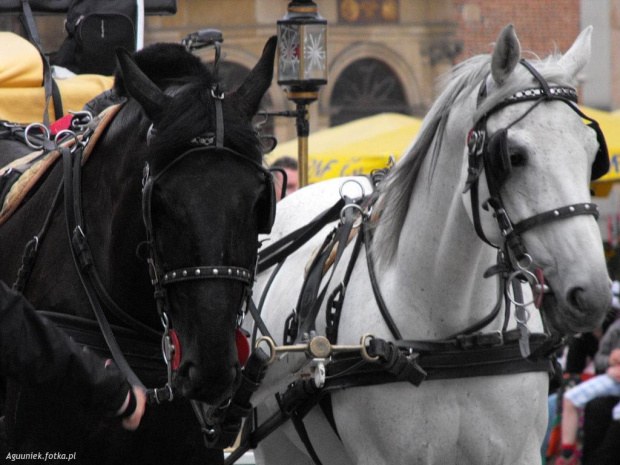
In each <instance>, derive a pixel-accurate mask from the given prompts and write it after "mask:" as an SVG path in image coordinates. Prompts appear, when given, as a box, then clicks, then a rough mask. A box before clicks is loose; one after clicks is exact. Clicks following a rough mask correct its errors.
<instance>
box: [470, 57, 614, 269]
mask: <svg viewBox="0 0 620 465" xmlns="http://www.w3.org/2000/svg"><path fill="white" fill-rule="evenodd" d="M521 64H522V65H523V66H524V67H525V68H526V69H527V70H528V71H529V72H530V74H532V76H533V77H534V78H535V79H536V80H537V81H538V83H539V84H540V87H539V88H534V89H527V90H523V91H519V92H516V93H515V94H513V95H511V96H509V97H508V98H506V99H504V100H503V101H502V102H500V103H499V104H497V105H496V106H494V107H493V108H491V109H490V110H489V111H487V112H486V113H485V114H484V115H483V116H482V117H481V118H480V119H479V120H478V121H477V122H476V124H475V125H474V128H473V129H472V130H471V131H470V133H469V135H468V140H467V144H468V163H469V167H468V177H467V181H466V187H465V191H464V192H467V191H470V199H471V208H472V216H473V223H474V228H475V230H476V233H477V234H478V236H479V237H480V238H481V239H482V240H483V241H485V242H486V243H487V244H489V245H491V246H493V247H496V248H499V246H498V245H497V244H493V243H492V242H491V241H490V240H489V239H488V238H487V237H486V235H485V234H484V231H483V229H482V224H481V221H480V210H479V209H480V206H479V196H478V180H479V178H480V175H481V174H482V170H483V169H484V172H485V174H486V179H487V183H488V188H489V194H490V198H489V199H488V200H487V201H486V205H488V206H489V207H490V208H491V209H492V210H493V216H494V217H495V219H496V220H497V223H498V226H499V228H500V231H501V233H502V236H503V237H505V238H506V246H507V249H508V250H509V251H510V252H511V253H510V255H511V256H512V257H514V259H516V261H517V263H518V262H519V261H521V260H523V259H524V258H526V257H528V255H527V250H526V248H525V245H524V244H523V240H522V239H521V235H522V234H523V233H524V232H525V231H528V230H530V229H532V228H535V227H537V226H540V225H543V224H546V223H550V222H553V221H556V220H561V219H566V218H571V217H573V216H577V215H592V216H594V217H595V218H598V215H599V212H598V207H597V205H596V204H595V203H578V204H572V205H566V206H562V207H559V208H554V209H552V210H549V211H545V212H542V213H539V214H536V215H533V216H531V217H529V218H526V219H524V220H522V221H520V222H518V223H514V222H513V221H511V219H510V217H509V215H508V213H507V212H506V209H505V208H504V204H503V201H502V196H501V193H500V188H501V185H502V183H503V179H501V178H502V175H501V172H502V170H506V169H509V168H510V159H509V156H508V154H507V153H506V150H507V146H506V143H507V141H506V131H507V130H508V129H509V128H510V127H511V126H513V125H514V124H516V123H517V122H519V121H521V120H522V119H523V118H525V117H526V116H527V115H528V114H529V113H530V112H531V111H532V110H533V109H534V108H535V107H536V106H538V105H539V104H540V103H542V102H546V101H551V100H559V101H561V102H565V103H566V104H567V105H568V106H569V108H570V109H571V110H573V111H574V112H576V113H577V114H578V115H579V116H580V117H582V118H584V119H587V120H589V121H590V126H591V127H592V128H593V129H594V130H595V131H596V133H597V136H598V141H599V144H600V147H599V152H598V154H597V156H596V160H595V162H594V167H593V172H592V180H595V179H597V178H599V177H601V176H603V175H604V174H605V173H606V172H607V171H608V170H609V156H608V154H607V146H606V144H605V138H604V136H603V134H602V131H601V130H600V127H599V125H598V123H597V122H596V121H595V120H593V119H592V118H589V117H588V116H586V115H585V114H583V113H582V112H581V110H579V109H578V108H577V107H576V105H575V104H576V103H577V92H576V91H575V89H573V88H570V87H561V86H550V85H549V84H548V83H547V82H546V80H545V79H544V78H543V77H542V76H541V75H540V74H539V73H538V71H536V69H534V67H533V66H532V65H531V64H529V63H528V62H527V61H526V60H523V59H522V60H521ZM485 97H486V78H485V79H484V80H483V82H482V84H481V86H480V91H479V94H478V106H479V105H480V103H481V102H482V100H483V99H484V98H485ZM526 101H534V105H533V106H531V107H530V108H529V109H528V110H527V111H526V112H525V113H524V114H522V115H521V116H520V117H519V118H518V119H517V120H515V121H513V122H512V123H510V124H509V125H508V126H507V127H506V128H504V129H502V130H501V131H497V132H496V134H497V133H500V132H501V134H499V138H500V140H499V143H498V144H495V145H498V146H499V151H500V153H490V147H489V146H490V144H489V140H490V139H492V138H493V137H495V134H494V135H492V136H490V137H489V135H488V134H487V129H486V124H487V121H488V118H489V117H490V116H491V115H493V114H495V113H497V112H498V111H499V110H501V109H502V108H504V107H506V106H508V105H512V104H516V103H521V102H526ZM497 163H501V164H502V165H501V166H500V168H497ZM493 164H495V167H496V169H495V170H494V169H492V166H491V165H493ZM498 173H499V177H500V179H498Z"/></svg>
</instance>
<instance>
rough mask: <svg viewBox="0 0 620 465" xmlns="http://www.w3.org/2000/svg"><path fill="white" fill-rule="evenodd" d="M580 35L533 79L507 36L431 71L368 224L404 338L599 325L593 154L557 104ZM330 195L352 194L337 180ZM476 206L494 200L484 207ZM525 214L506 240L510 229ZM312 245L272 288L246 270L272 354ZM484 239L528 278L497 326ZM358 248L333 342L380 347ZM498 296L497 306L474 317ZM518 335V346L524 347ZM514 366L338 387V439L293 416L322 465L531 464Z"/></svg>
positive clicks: (526, 411)
mask: <svg viewBox="0 0 620 465" xmlns="http://www.w3.org/2000/svg"><path fill="white" fill-rule="evenodd" d="M590 38H591V27H590V28H587V29H585V30H584V31H583V32H582V33H581V34H580V35H579V37H578V38H577V40H576V41H575V43H574V44H573V45H572V47H571V48H570V50H568V52H566V53H565V54H564V55H563V56H561V57H560V56H551V57H549V58H547V59H545V60H533V61H532V64H531V65H529V66H533V68H535V70H532V69H530V68H528V64H527V63H525V64H524V63H522V61H521V48H520V44H519V41H518V39H517V36H516V34H515V33H514V30H513V27H512V26H511V25H509V26H507V27H506V28H504V30H503V31H502V33H501V34H500V36H499V38H498V42H497V44H496V46H495V50H494V52H493V54H492V55H491V56H487V55H484V56H476V57H473V58H471V59H469V60H467V61H465V62H463V63H461V64H460V65H458V66H456V67H455V68H454V69H453V70H452V71H451V72H450V73H448V75H447V76H446V86H445V90H444V91H443V93H442V94H441V95H440V96H439V98H438V99H437V100H436V102H435V103H434V105H433V106H432V108H431V109H430V111H429V113H428V115H427V116H426V118H425V120H424V124H423V127H422V129H421V132H420V134H419V135H418V137H417V138H416V140H415V141H414V142H413V143H412V145H411V147H410V149H409V150H408V153H407V154H406V155H405V156H404V157H403V158H402V160H400V161H399V163H397V165H396V166H395V167H394V168H393V169H392V170H391V172H390V173H389V175H388V176H387V178H386V179H385V180H384V182H383V183H382V184H380V187H379V191H378V200H377V202H376V204H375V205H376V206H375V207H374V212H373V215H372V217H373V219H376V224H375V227H374V235H373V237H372V248H371V249H370V250H371V255H372V256H373V257H374V259H375V271H376V276H377V284H378V287H379V289H380V293H381V294H382V296H383V299H384V301H385V305H386V307H387V309H388V310H389V311H390V313H391V316H392V318H393V320H394V324H395V326H396V327H397V329H398V331H399V332H400V334H401V335H402V338H403V339H407V340H418V341H420V340H422V341H436V342H437V341H438V344H439V345H441V344H442V343H443V342H445V341H446V340H448V341H451V343H454V344H456V343H455V342H454V341H455V339H457V338H456V337H455V335H458V334H461V333H463V330H466V328H470V327H473V326H475V325H476V323H477V322H480V321H483V322H484V323H488V324H484V323H483V324H481V325H478V326H479V327H474V328H473V329H472V330H471V331H465V332H466V333H468V334H471V333H476V332H477V331H478V330H480V331H482V332H483V333H484V334H485V335H487V336H488V335H490V336H493V335H495V336H497V334H498V332H501V331H502V330H504V332H503V333H502V334H504V335H505V336H506V335H507V334H509V333H510V330H511V329H515V328H516V327H517V326H516V323H515V321H516V320H517V319H518V320H519V321H521V322H523V324H520V325H519V330H520V331H521V333H522V334H526V333H527V332H528V331H529V332H531V333H540V334H543V333H545V332H546V331H547V332H548V331H553V332H559V333H563V334H572V333H576V332H581V331H587V330H591V329H593V328H595V327H597V326H598V325H599V324H600V323H601V321H602V319H603V317H604V315H605V314H606V313H607V312H608V310H609V308H610V302H611V292H610V280H609V277H608V274H607V269H606V264H605V258H604V254H603V246H602V240H601V236H600V231H599V228H598V226H597V222H596V219H595V215H594V209H595V208H596V206H595V205H594V204H591V203H590V202H591V198H590V190H589V184H590V180H591V177H595V176H599V175H600V174H601V173H600V171H601V166H603V171H604V165H605V163H608V161H607V159H606V156H607V154H606V152H605V150H603V149H602V145H603V144H602V143H603V141H604V140H603V139H602V138H601V136H600V134H598V133H597V131H595V130H592V129H591V128H590V127H588V126H587V125H586V124H584V122H583V119H582V116H583V115H582V114H581V113H579V112H578V110H577V111H576V110H575V109H576V108H577V106H576V105H574V104H573V103H571V102H570V101H569V100H574V99H575V98H576V93H575V92H574V91H573V90H572V87H574V85H575V83H576V81H577V75H578V73H579V72H580V70H581V69H583V67H584V65H585V64H586V63H587V61H588V59H589V56H590ZM527 89H534V90H533V91H530V90H528V91H526V92H524V91H525V90H527ZM559 98H562V100H560V99H559ZM472 128H473V129H474V131H471V132H470V130H472ZM506 129H507V131H503V130H506ZM483 136H484V138H485V139H483ZM494 136H498V137H494ZM597 136H598V137H597ZM485 141H486V142H485ZM468 147H469V148H468ZM487 152H490V153H487ZM489 165H490V166H489ZM482 168H483V169H482ZM491 178H492V179H491ZM355 179H356V180H357V181H358V182H360V183H361V184H362V185H363V186H364V189H365V190H366V193H369V192H370V191H371V190H372V187H371V185H370V183H369V182H368V180H367V179H366V178H355ZM345 182H346V179H336V180H330V181H326V182H323V183H318V184H315V185H311V186H309V187H306V188H303V189H301V190H299V191H297V192H296V193H295V194H293V195H291V196H289V197H287V198H285V199H284V200H282V201H281V202H280V203H279V204H278V211H277V218H276V223H275V226H274V228H273V232H272V235H271V238H270V242H268V244H269V243H273V242H274V241H277V240H278V239H279V238H281V237H283V236H284V235H286V234H287V233H289V232H291V231H293V230H295V229H296V228H298V227H300V226H303V225H304V224H307V223H308V222H309V221H310V219H312V218H313V217H315V215H317V214H319V213H320V212H321V211H323V210H324V209H326V208H327V207H329V206H331V205H332V204H334V203H335V201H337V200H338V199H339V198H340V189H341V187H342V186H343V184H345ZM466 187H467V189H466ZM345 189H348V191H353V190H354V189H359V187H358V186H356V185H353V184H351V183H349V184H346V186H345ZM349 195H350V196H352V195H353V194H349ZM472 195H474V201H473V202H472V201H471V196H472ZM476 197H477V198H476ZM489 197H494V198H495V199H496V200H495V201H491V202H486V201H487V199H489ZM472 205H473V207H472ZM494 215H495V216H496V217H498V218H499V220H500V221H496V219H495V218H494ZM532 218H533V219H532ZM523 220H526V221H525V222H524V223H521V225H520V226H519V227H518V228H517V231H515V233H514V234H511V232H510V228H511V225H516V224H518V223H520V222H521V221H523ZM506 221H509V223H506ZM476 223H478V230H479V233H478V234H477V232H476V227H475V224H476ZM332 226H333V225H332ZM324 229H325V231H329V230H330V229H331V227H329V226H328V227H326V228H324ZM325 236H326V234H324V233H321V234H318V235H316V236H314V238H313V239H312V240H310V241H308V242H307V243H306V244H305V245H303V246H302V247H301V248H299V250H297V251H296V252H295V253H293V254H292V255H290V256H289V257H288V259H287V260H286V261H285V262H284V265H283V266H282V268H281V269H280V270H279V272H278V273H277V275H276V276H275V277H274V278H273V282H272V283H271V284H270V286H267V282H268V281H269V279H270V277H271V275H272V273H273V270H274V267H272V268H270V269H269V270H267V271H265V272H263V273H261V274H260V275H259V279H258V283H257V286H256V288H255V292H256V294H257V295H259V296H260V295H261V289H265V292H266V295H264V296H263V298H264V304H263V310H262V317H263V320H264V322H265V324H266V326H267V328H268V329H269V331H270V332H271V333H272V335H273V337H274V339H276V343H277V344H281V343H282V334H283V328H284V320H285V318H286V317H287V316H288V315H289V314H290V312H291V309H293V308H295V307H296V305H297V301H298V296H299V292H300V289H301V286H302V281H303V279H304V268H305V267H306V265H307V264H308V262H309V261H310V256H311V253H312V252H313V251H314V250H315V249H317V248H318V247H319V246H320V244H321V243H322V241H323V239H324V237H325ZM481 237H484V238H485V239H486V240H487V241H488V242H490V243H491V244H495V245H498V246H500V248H501V249H503V250H504V251H505V255H504V262H503V265H501V266H500V267H499V268H502V267H504V268H503V270H504V276H506V275H509V274H511V273H514V274H513V277H514V276H517V275H518V276H519V278H520V279H521V280H522V281H523V282H524V283H525V279H527V280H528V281H529V284H531V286H529V285H523V288H522V290H521V292H522V293H523V295H522V296H520V295H518V294H514V295H513V294H512V292H514V291H510V292H511V294H510V296H511V297H510V298H511V299H512V300H513V301H516V302H517V303H522V304H523V305H521V306H519V307H518V308H517V310H516V311H517V312H518V311H521V314H519V313H517V314H516V315H515V310H514V307H515V306H510V307H509V308H510V309H511V310H510V312H509V314H508V315H505V314H504V312H503V309H504V307H505V305H504V302H505V300H504V299H503V298H501V295H500V298H499V299H498V286H499V284H498V283H499V282H500V280H498V279H496V276H497V273H496V274H495V275H493V276H492V277H489V278H485V277H484V274H485V271H486V270H489V269H490V268H491V267H492V266H494V265H496V264H497V257H498V254H497V249H496V248H494V247H491V246H490V245H488V244H487V243H486V242H485V241H483V240H481ZM506 237H508V238H509V239H510V240H509V242H510V244H506ZM519 241H521V244H520V243H519ZM352 248H353V247H352V245H349V246H348V247H347V249H346V251H345V253H344V255H343V257H342V259H341V260H340V263H341V265H340V266H339V267H338V268H337V269H336V271H335V275H334V277H333V279H331V281H330V284H329V286H330V290H329V291H328V292H327V294H328V295H329V293H330V292H331V288H332V287H334V286H335V285H336V284H338V283H340V282H341V281H342V280H343V279H344V278H343V275H344V273H345V270H346V268H347V263H348V258H349V257H350V255H351V249H352ZM365 255H366V252H365V250H364V247H362V248H361V252H360V254H359V258H358V259H357V261H356V262H355V266H354V268H352V274H351V277H350V280H349V282H348V285H347V288H346V298H345V299H344V303H343V308H342V311H341V318H340V325H339V334H338V343H339V344H358V343H359V341H360V336H361V335H362V334H365V333H372V334H373V335H374V336H375V338H383V339H385V340H394V339H395V338H394V336H393V334H392V331H390V329H389V327H388V325H387V324H386V322H385V319H384V318H383V317H382V314H381V312H380V311H379V307H378V305H377V302H376V299H375V297H374V295H373V291H372V287H371V281H370V278H369V270H368V266H367V263H366V260H365V258H364V257H365ZM536 269H538V271H537V272H536V273H534V270H536ZM511 270H515V271H511ZM496 271H498V269H496ZM541 272H542V275H541V274H540V273H541ZM328 273H331V270H328ZM492 274H493V273H492ZM499 274H500V275H502V271H501V270H499ZM535 274H536V277H534V275H535ZM326 276H328V275H326ZM543 278H544V281H545V283H546V285H547V286H548V288H547V292H546V293H545V295H544V298H543V301H542V306H541V307H540V311H538V310H537V309H536V308H535V307H534V305H533V304H527V301H530V298H531V297H532V296H533V295H534V296H535V292H534V291H532V289H535V290H536V291H540V290H541V289H544V286H543V283H542V279H543ZM325 279H327V278H325ZM518 287H520V286H518ZM498 301H499V302H500V304H501V307H500V308H501V309H502V311H497V310H496V311H495V312H493V313H492V316H493V318H488V316H489V314H490V313H491V309H492V308H493V307H494V306H495V305H496V303H497V302H498ZM324 307H325V305H323V306H322V308H321V313H320V314H319V316H318V317H317V319H316V331H317V333H318V334H324V331H325V313H324V312H325V310H324ZM485 319H486V320H490V321H488V322H486V321H485ZM505 323H506V325H507V327H506V328H504V324H505ZM512 333H513V334H514V331H512ZM442 341H443V342H442ZM532 341H533V339H532ZM526 342H527V338H526V337H525V336H522V337H521V338H520V343H523V344H522V347H525V345H526V344H525V343H526ZM506 344H508V343H507V342H506V341H505V342H504V345H503V346H504V347H505V346H506ZM515 347H517V352H518V350H519V346H515ZM531 350H532V351H534V350H535V347H533V346H532V347H531ZM466 351H467V349H464V350H462V352H466ZM523 351H524V352H523V355H527V353H528V352H527V348H523ZM469 353H471V352H469ZM299 358H300V357H299V356H297V357H296V356H294V355H293V354H291V355H290V356H286V355H285V356H278V357H277V361H276V362H275V363H274V364H273V365H272V366H271V367H270V369H269V371H268V374H267V378H266V380H265V382H264V384H263V388H262V389H261V390H260V391H259V392H258V393H257V394H256V396H255V397H253V402H261V403H262V406H261V408H260V409H259V413H260V414H259V422H260V418H261V417H262V418H263V419H264V418H265V415H266V414H271V413H273V412H276V411H277V409H278V407H277V405H276V402H275V400H274V398H273V396H272V394H273V393H274V392H276V391H278V390H279V391H280V392H282V391H284V389H285V387H286V385H287V384H288V383H290V382H291V381H292V380H294V379H296V377H297V376H298V372H299V369H300V367H301V366H302V364H303V362H304V360H302V361H301V362H300V361H299ZM302 358H303V357H302ZM519 358H520V357H519ZM420 360H422V358H421V359H420ZM455 360H456V363H457V364H460V363H463V362H461V361H460V360H461V359H459V358H455ZM521 361H523V359H522V358H521ZM420 363H422V361H420ZM527 363H530V362H527ZM500 365H501V364H500ZM533 366H534V365H533V364H532V367H533ZM472 370H473V369H472ZM532 370H534V368H532ZM515 371H517V372H514V373H510V372H509V373H508V374H500V372H497V371H495V372H493V371H491V372H489V373H482V375H480V376H469V375H468V374H467V373H466V374H462V373H461V374H460V375H458V376H459V377H457V378H451V377H449V378H448V379H436V378H433V377H432V376H431V375H432V373H430V372H429V379H427V380H425V381H423V382H422V383H421V385H420V386H418V387H416V386H414V385H412V384H411V383H407V382H393V383H388V384H381V385H376V386H363V387H352V388H349V389H342V390H338V391H335V392H333V393H332V406H333V417H334V419H335V424H336V427H337V432H338V434H339V436H340V439H339V438H338V437H337V436H336V434H335V433H334V431H333V429H332V428H331V427H330V426H329V424H328V421H327V420H326V418H325V416H324V414H323V412H322V410H321V409H319V408H318V407H315V408H313V409H312V410H311V411H310V413H309V414H308V415H307V416H306V417H305V419H304V423H305V426H306V428H307V431H308V435H309V438H310V440H311V442H312V444H313V446H314V449H315V450H316V453H317V455H318V457H319V458H320V460H321V461H322V463H323V464H368V465H378V464H389V465H394V464H437V465H448V464H458V465H463V464H472V465H481V464H489V465H498V464H507V465H516V464H524V465H531V464H535V463H540V446H541V442H542V440H543V436H544V433H545V428H546V425H547V390H548V383H549V376H548V373H547V372H544V371H541V370H538V371H528V369H527V368H526V369H525V370H515ZM524 371H525V372H524ZM502 373H503V372H502ZM439 378H441V377H439ZM255 405H256V404H255ZM256 457H257V458H258V460H259V463H266V464H270V465H274V464H275V465H277V464H291V463H295V464H297V465H299V464H301V465H305V464H312V463H313V461H312V460H311V459H310V458H309V455H308V453H307V451H306V447H304V445H303V444H302V442H301V441H300V439H299V438H298V435H297V433H296V432H295V429H294V428H293V427H292V426H291V424H290V422H288V423H287V424H285V425H284V426H283V427H281V428H279V429H278V430H276V431H275V432H274V433H273V434H271V435H270V436H269V437H268V438H267V439H265V440H264V441H263V442H261V443H260V444H259V447H258V449H257V450H256Z"/></svg>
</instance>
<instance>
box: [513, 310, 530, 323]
mask: <svg viewBox="0 0 620 465" xmlns="http://www.w3.org/2000/svg"><path fill="white" fill-rule="evenodd" d="M520 307H521V308H523V311H524V312H525V319H523V320H522V319H520V318H519V317H518V316H517V312H515V321H516V322H517V323H519V324H522V325H526V324H527V322H528V321H530V311H529V310H528V309H527V308H525V307H523V306H521V305H520Z"/></svg>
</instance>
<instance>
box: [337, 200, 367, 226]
mask: <svg viewBox="0 0 620 465" xmlns="http://www.w3.org/2000/svg"><path fill="white" fill-rule="evenodd" d="M347 208H354V209H356V210H359V212H360V215H361V216H360V218H358V219H357V220H356V222H355V223H353V226H352V228H359V227H360V226H361V224H362V219H363V217H364V210H362V207H360V206H359V205H358V204H356V203H348V204H346V205H345V206H344V207H342V210H340V222H341V223H342V224H344V221H345V218H344V212H345V211H346V210H347Z"/></svg>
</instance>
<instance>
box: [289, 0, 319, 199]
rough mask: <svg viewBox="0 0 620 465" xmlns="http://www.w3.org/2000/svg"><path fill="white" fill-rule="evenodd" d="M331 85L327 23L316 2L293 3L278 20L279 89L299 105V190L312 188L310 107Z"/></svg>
mask: <svg viewBox="0 0 620 465" xmlns="http://www.w3.org/2000/svg"><path fill="white" fill-rule="evenodd" d="M325 84H327V21H326V20H325V19H324V18H323V17H322V16H321V15H320V14H319V13H318V8H317V5H316V4H315V3H314V2H313V1H312V0H293V1H291V2H290V3H289V4H288V12H287V14H286V15H285V16H284V17H283V18H282V19H280V20H278V85H279V86H281V87H283V88H284V89H285V91H286V93H287V97H288V99H289V100H291V101H293V102H295V104H296V106H297V111H296V126H297V141H298V153H297V158H298V173H299V187H303V186H307V185H308V135H309V133H310V124H309V121H308V106H309V104H310V103H312V102H314V101H315V100H316V99H317V98H318V96H319V88H320V86H323V85H325Z"/></svg>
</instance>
